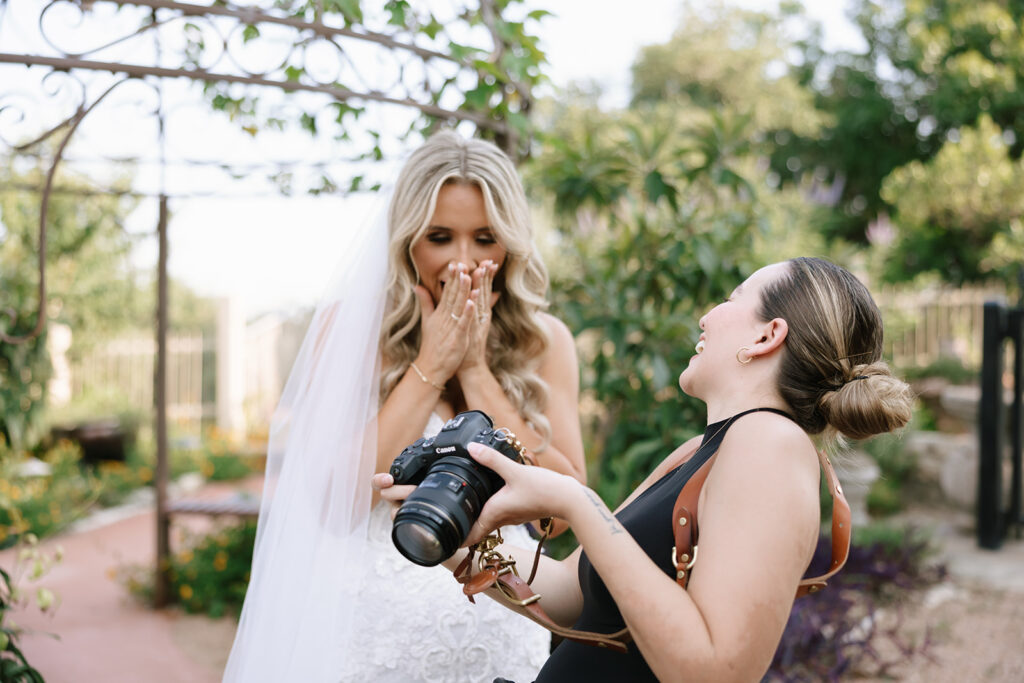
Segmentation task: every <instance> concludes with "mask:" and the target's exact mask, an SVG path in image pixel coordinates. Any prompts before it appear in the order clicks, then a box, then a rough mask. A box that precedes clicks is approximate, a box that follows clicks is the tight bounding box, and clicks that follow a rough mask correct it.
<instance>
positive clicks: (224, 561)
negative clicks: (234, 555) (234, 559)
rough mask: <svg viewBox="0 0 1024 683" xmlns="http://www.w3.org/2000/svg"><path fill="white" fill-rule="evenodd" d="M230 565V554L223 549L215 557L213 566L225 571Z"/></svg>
mask: <svg viewBox="0 0 1024 683" xmlns="http://www.w3.org/2000/svg"><path fill="white" fill-rule="evenodd" d="M227 566H228V554H227V553H226V552H224V551H223V550H221V551H220V552H218V553H217V555H216V556H215V557H214V558H213V568H214V569H216V570H217V571H219V572H222V571H224V570H225V569H226V568H227Z"/></svg>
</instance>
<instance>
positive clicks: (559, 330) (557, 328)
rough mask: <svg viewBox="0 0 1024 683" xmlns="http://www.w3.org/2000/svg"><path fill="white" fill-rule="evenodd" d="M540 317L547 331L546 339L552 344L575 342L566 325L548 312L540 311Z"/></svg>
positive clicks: (573, 344) (571, 343) (572, 343)
mask: <svg viewBox="0 0 1024 683" xmlns="http://www.w3.org/2000/svg"><path fill="white" fill-rule="evenodd" d="M540 319H541V320H542V321H543V322H544V327H545V329H546V330H547V333H548V340H549V341H550V343H551V344H552V345H555V344H569V345H572V346H575V343H576V342H575V340H574V339H573V336H572V332H571V331H570V330H569V326H568V325H566V324H565V323H564V322H562V321H561V320H559V319H558V318H556V317H555V316H553V315H551V314H550V313H541V314H540Z"/></svg>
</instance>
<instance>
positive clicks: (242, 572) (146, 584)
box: [119, 522, 256, 617]
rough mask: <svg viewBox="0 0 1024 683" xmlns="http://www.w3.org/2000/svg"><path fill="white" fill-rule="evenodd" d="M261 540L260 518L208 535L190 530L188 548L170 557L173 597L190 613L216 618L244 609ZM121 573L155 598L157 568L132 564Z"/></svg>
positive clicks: (123, 579)
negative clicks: (258, 537) (254, 552)
mask: <svg viewBox="0 0 1024 683" xmlns="http://www.w3.org/2000/svg"><path fill="white" fill-rule="evenodd" d="M255 541H256V523H255V522H243V523H241V524H238V523H235V524H227V525H224V526H222V527H221V528H219V529H217V530H215V531H214V532H213V533H210V534H207V535H202V536H197V535H186V538H185V541H184V548H183V549H182V550H181V551H179V552H177V553H175V554H174V555H172V556H171V558H170V567H169V573H170V579H171V595H170V599H171V601H172V602H176V603H178V604H180V605H181V606H182V607H183V608H184V609H185V611H187V612H193V613H200V612H205V613H206V614H208V615H210V616H211V617H221V616H223V615H225V614H238V613H239V612H240V611H241V609H242V601H243V600H244V599H245V591H246V588H247V587H248V585H249V569H250V566H251V565H252V550H253V544H254V543H255ZM119 576H120V579H121V582H122V583H123V584H125V585H126V586H127V588H128V590H129V591H131V592H132V593H133V594H134V595H136V596H137V597H139V598H141V599H143V600H145V601H150V600H151V598H152V594H153V573H152V570H151V569H148V568H143V567H126V568H123V569H121V570H120V572H119Z"/></svg>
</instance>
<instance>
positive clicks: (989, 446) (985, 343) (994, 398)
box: [977, 301, 1006, 550]
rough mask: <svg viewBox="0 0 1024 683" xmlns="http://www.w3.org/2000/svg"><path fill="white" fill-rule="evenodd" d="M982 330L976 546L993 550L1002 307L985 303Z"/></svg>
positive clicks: (998, 523) (997, 527)
mask: <svg viewBox="0 0 1024 683" xmlns="http://www.w3.org/2000/svg"><path fill="white" fill-rule="evenodd" d="M982 328H983V332H982V359H981V403H980V405H979V406H978V437H979V451H978V503H977V506H978V507H977V509H978V545H980V546H981V547H982V548H989V549H991V550H996V549H998V548H999V547H1000V546H1001V545H1002V543H1003V515H1002V510H1001V508H1002V505H1000V498H1001V492H1002V482H1001V481H1000V474H1001V472H1000V469H1001V468H1000V460H1001V459H1002V458H1001V454H1002V447H1003V434H1004V431H1003V430H1004V425H1005V420H1004V417H1003V382H1002V377H1003V337H1004V334H1005V330H1006V310H1005V308H1004V307H1003V305H1002V304H1000V303H997V302H993V301H988V302H986V303H985V308H984V318H983V322H982Z"/></svg>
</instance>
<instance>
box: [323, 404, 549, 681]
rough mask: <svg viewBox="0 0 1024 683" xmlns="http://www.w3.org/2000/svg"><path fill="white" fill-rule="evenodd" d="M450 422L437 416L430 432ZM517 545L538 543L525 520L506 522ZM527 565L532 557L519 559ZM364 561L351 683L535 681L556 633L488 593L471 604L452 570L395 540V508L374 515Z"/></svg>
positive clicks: (346, 677)
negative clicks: (407, 551) (426, 561)
mask: <svg viewBox="0 0 1024 683" xmlns="http://www.w3.org/2000/svg"><path fill="white" fill-rule="evenodd" d="M443 424H444V422H443V421H442V420H441V418H440V417H438V416H437V415H436V414H434V415H431V417H430V420H429V422H428V423H427V426H426V428H425V429H424V436H433V435H434V434H436V433H437V432H438V431H440V429H441V427H442V426H443ZM502 536H503V537H504V539H505V540H506V541H507V542H508V543H510V544H511V545H514V546H517V547H521V548H523V549H532V548H535V547H536V545H537V543H536V541H534V540H532V539H531V538H530V535H529V534H528V533H527V531H526V529H525V528H524V527H505V528H503V529H502ZM516 559H518V560H519V563H520V565H524V564H525V565H526V567H527V570H528V569H529V566H530V563H531V562H532V560H533V557H532V555H531V556H529V557H523V558H516ZM360 561H361V562H363V563H364V566H365V568H366V574H365V578H364V580H363V583H362V585H361V589H360V591H359V598H358V601H359V602H358V604H356V605H355V606H354V609H355V614H356V615H357V617H356V619H357V624H358V626H357V627H356V629H355V633H354V635H353V642H352V644H351V647H349V648H346V650H347V651H348V654H347V656H346V657H345V658H344V661H345V664H344V665H343V670H342V672H341V677H340V680H341V681H343V682H345V683H350V682H351V683H355V682H359V683H363V682H366V683H370V682H372V683H383V682H393V683H413V682H418V681H423V682H431V683H433V682H436V683H478V682H485V683H491V682H492V681H493V680H494V679H495V678H496V677H502V678H506V679H509V680H511V681H515V682H516V683H529V682H530V681H533V680H534V678H536V676H537V672H538V671H539V670H540V668H541V666H542V665H543V664H544V662H545V660H546V659H547V657H548V653H549V649H550V643H551V634H550V633H549V632H548V631H547V630H545V629H543V628H541V627H540V626H538V625H537V624H535V623H533V622H532V621H530V620H529V619H526V618H524V617H522V616H520V615H518V614H515V613H514V612H512V611H510V610H508V609H507V608H505V607H503V606H501V605H499V604H497V603H495V602H494V601H493V600H491V599H490V598H488V597H487V596H484V595H480V596H477V597H476V604H471V603H470V602H469V600H468V599H467V598H466V596H465V595H463V593H462V586H461V585H460V584H458V583H457V582H456V581H455V578H454V577H453V576H452V573H451V571H449V570H448V569H446V568H444V567H442V566H440V565H438V566H436V567H421V566H419V565H417V564H413V563H412V562H410V561H409V560H407V559H406V558H405V557H403V556H402V555H401V554H400V553H399V552H398V550H396V549H395V546H394V544H393V543H392V541H391V507H390V505H389V504H388V503H387V502H384V501H382V502H380V503H378V504H377V505H376V507H374V509H373V512H372V513H371V515H370V522H369V530H368V533H367V539H366V554H365V556H364V557H363V558H361V560H360Z"/></svg>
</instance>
